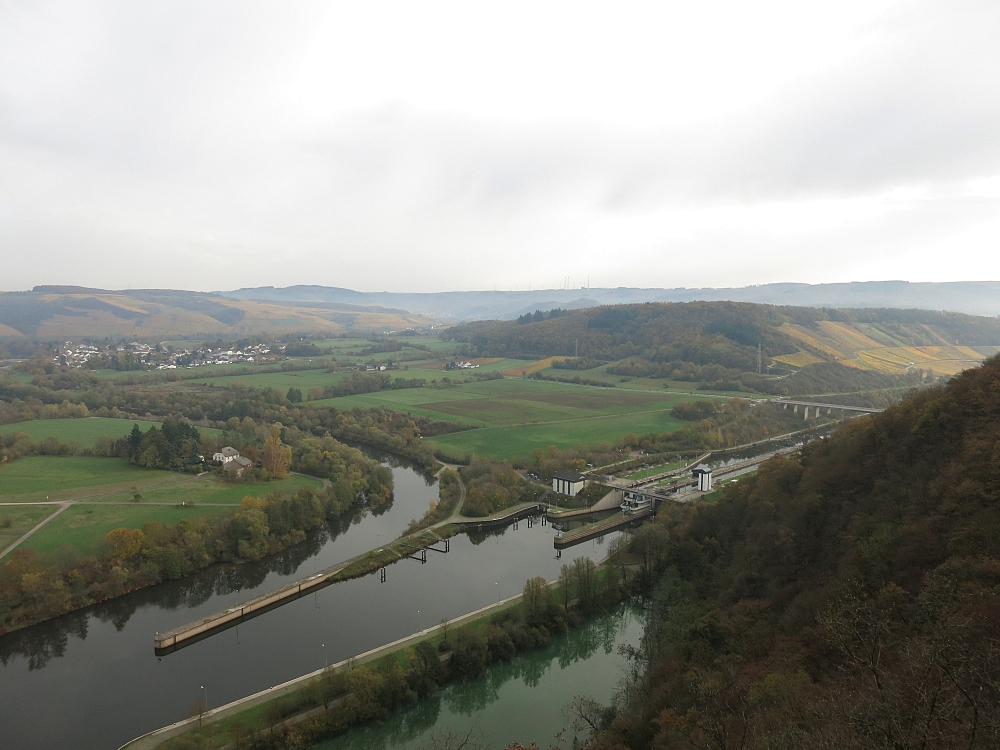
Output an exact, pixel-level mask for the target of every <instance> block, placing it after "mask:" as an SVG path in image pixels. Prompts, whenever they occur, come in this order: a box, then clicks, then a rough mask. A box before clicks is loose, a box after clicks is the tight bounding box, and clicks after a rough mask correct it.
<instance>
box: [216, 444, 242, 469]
mask: <svg viewBox="0 0 1000 750" xmlns="http://www.w3.org/2000/svg"><path fill="white" fill-rule="evenodd" d="M239 455H240V452H239V451H238V450H236V449H235V448H233V447H232V446H230V445H227V446H226V447H225V448H223V449H222V450H221V451H219V452H218V453H213V454H212V460H213V461H218V462H219V463H220V464H223V465H225V464H228V463H229V462H230V461H232V460H233V459H234V458H236V457H237V456H239Z"/></svg>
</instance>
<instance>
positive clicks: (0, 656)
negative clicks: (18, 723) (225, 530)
mask: <svg viewBox="0 0 1000 750" xmlns="http://www.w3.org/2000/svg"><path fill="white" fill-rule="evenodd" d="M391 508H392V499H390V502H389V503H387V504H386V505H384V506H383V507H381V508H379V509H378V510H373V509H370V508H363V507H358V508H355V509H354V510H353V511H352V512H349V513H345V514H344V515H342V516H341V517H340V518H338V519H336V520H334V521H331V522H329V523H327V524H325V525H324V526H322V527H320V528H318V529H315V530H313V531H311V532H309V533H308V534H307V535H306V538H305V540H303V541H302V542H301V543H299V544H296V545H295V546H294V547H290V548H289V549H287V550H285V551H283V552H280V553H278V554H277V555H273V556H272V557H268V558H266V559H264V560H260V561H258V562H252V563H246V564H243V565H215V566H212V567H211V568H208V569H206V570H203V571H200V572H199V573H196V574H195V575H193V576H189V577H188V578H183V579H180V580H177V581H167V582H165V583H162V584H159V585H157V586H150V587H148V588H145V589H140V590H139V591H136V592H134V593H132V594H129V595H127V596H121V597H118V598H117V599H111V600H109V601H107V602H102V603H101V604H95V605H93V606H92V607H88V608H86V609H82V610H79V611H77V612H71V613H70V614H68V615H65V616H63V617H60V618H57V619H55V620H48V621H46V622H43V623H39V624H38V625H35V626H33V627H30V628H24V629H22V630H16V631H14V632H13V633H10V634H9V635H7V636H4V637H2V638H0V664H4V665H6V664H7V663H8V662H9V661H10V660H11V659H12V658H13V657H14V656H24V657H26V658H27V659H28V669H29V670H35V669H40V668H42V667H44V666H45V665H46V663H48V661H49V659H52V658H53V657H58V656H62V655H63V654H64V653H65V650H66V643H67V639H68V637H69V636H70V635H73V636H76V637H77V638H80V639H81V640H83V639H85V638H86V637H87V623H88V621H89V620H90V618H91V617H93V618H94V619H96V620H98V621H99V622H103V623H110V624H111V625H113V626H114V628H115V630H117V631H119V632H120V631H121V630H123V629H124V628H125V626H126V625H127V624H128V622H129V620H130V619H131V618H132V616H133V615H134V614H135V613H136V612H137V611H138V610H139V609H140V608H144V607H149V606H156V607H159V608H160V609H164V610H177V609H182V608H184V609H195V608H199V607H201V606H202V605H203V604H206V603H207V602H209V601H210V600H211V599H213V598H216V597H222V596H229V595H233V594H239V593H240V592H251V591H253V590H255V589H257V588H258V587H261V586H262V584H263V583H264V581H265V580H266V579H267V577H268V576H270V575H272V574H276V575H278V576H281V577H285V578H288V577H294V575H295V573H296V572H297V571H298V570H299V568H300V567H301V566H302V565H303V563H305V562H306V561H307V560H309V559H310V558H313V557H315V556H317V555H318V554H319V553H320V552H321V551H322V550H323V548H324V547H326V546H327V545H329V544H331V543H333V542H334V541H336V540H337V538H338V537H340V536H341V535H342V534H344V533H345V532H347V531H348V529H350V528H351V526H355V525H357V524H359V523H361V522H362V521H363V520H364V519H365V518H367V517H368V516H372V517H378V516H381V515H384V514H386V513H388V512H389V511H390V510H391ZM249 597H250V594H249V593H248V594H247V595H246V597H245V598H249Z"/></svg>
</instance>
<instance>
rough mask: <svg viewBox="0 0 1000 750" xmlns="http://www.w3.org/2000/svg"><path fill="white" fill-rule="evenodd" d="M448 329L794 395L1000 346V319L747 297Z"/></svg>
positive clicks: (647, 374) (517, 347)
mask: <svg viewBox="0 0 1000 750" xmlns="http://www.w3.org/2000/svg"><path fill="white" fill-rule="evenodd" d="M446 335H447V336H449V337H451V338H454V339H455V340H456V341H459V342H461V343H464V344H466V345H467V346H468V347H469V352H468V353H469V354H470V355H474V356H484V357H510V358H514V359H537V360H541V359H544V358H549V357H568V358H570V360H568V361H564V362H557V363H554V364H553V365H552V367H553V368H554V370H553V372H551V373H549V375H555V374H557V373H556V372H555V370H563V371H565V370H577V371H581V372H580V375H581V376H583V377H592V376H604V377H606V376H608V375H617V376H622V377H628V378H649V379H660V380H674V381H688V382H690V381H694V382H699V383H706V384H713V385H714V387H716V388H721V389H724V390H751V391H758V392H765V393H787V394H795V393H820V392H835V391H855V390H871V389H873V388H887V387H892V386H894V385H905V384H916V383H919V382H921V381H923V380H926V379H927V378H928V377H938V376H951V375H955V374H957V373H958V372H961V371H962V370H965V369H968V368H970V367H974V366H977V365H979V363H981V362H982V361H983V360H984V359H985V358H987V357H990V356H993V355H994V354H996V353H997V352H998V351H1000V350H998V348H997V347H998V346H1000V319H998V318H987V317H976V316H972V315H963V314H961V313H943V312H933V311H927V310H878V309H876V310H871V309H861V310H832V309H817V308H810V307H778V306H775V305H759V304H750V303H741V302H684V303H678V302H674V303H646V304H639V305H614V306H605V307H598V308H590V309H585V310H575V311H568V312H560V311H556V312H555V313H547V314H542V313H538V314H534V315H524V316H522V317H521V318H520V319H519V320H517V321H480V322H476V323H468V324H465V325H462V326H454V327H452V328H449V329H448V330H447V333H446ZM758 346H759V347H760V356H761V360H760V369H761V372H760V374H758V372H757V369H758ZM576 358H578V359H576Z"/></svg>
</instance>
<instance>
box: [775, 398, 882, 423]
mask: <svg viewBox="0 0 1000 750" xmlns="http://www.w3.org/2000/svg"><path fill="white" fill-rule="evenodd" d="M768 400H769V401H770V402H771V403H772V404H781V405H782V406H783V407H784V408H786V409H787V408H788V407H789V406H791V407H792V408H793V409H794V410H795V411H796V412H798V410H799V407H802V408H804V409H805V412H804V414H803V419H809V410H810V409H815V410H816V411H815V416H817V417H818V416H819V415H820V411H821V410H822V409H826V413H827V414H831V413H832V412H833V410H834V409H837V410H839V411H854V412H858V413H860V414H878V413H880V412H882V411H884V409H875V408H872V407H870V406H847V405H845V404H821V403H819V402H817V401H792V400H790V399H785V398H772V399H768Z"/></svg>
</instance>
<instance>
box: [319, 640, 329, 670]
mask: <svg viewBox="0 0 1000 750" xmlns="http://www.w3.org/2000/svg"><path fill="white" fill-rule="evenodd" d="M319 645H320V646H322V647H323V664H324V667H325V668H326V669H329V668H330V658H329V656H328V654H327V650H326V644H325V643H321V644H319Z"/></svg>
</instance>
